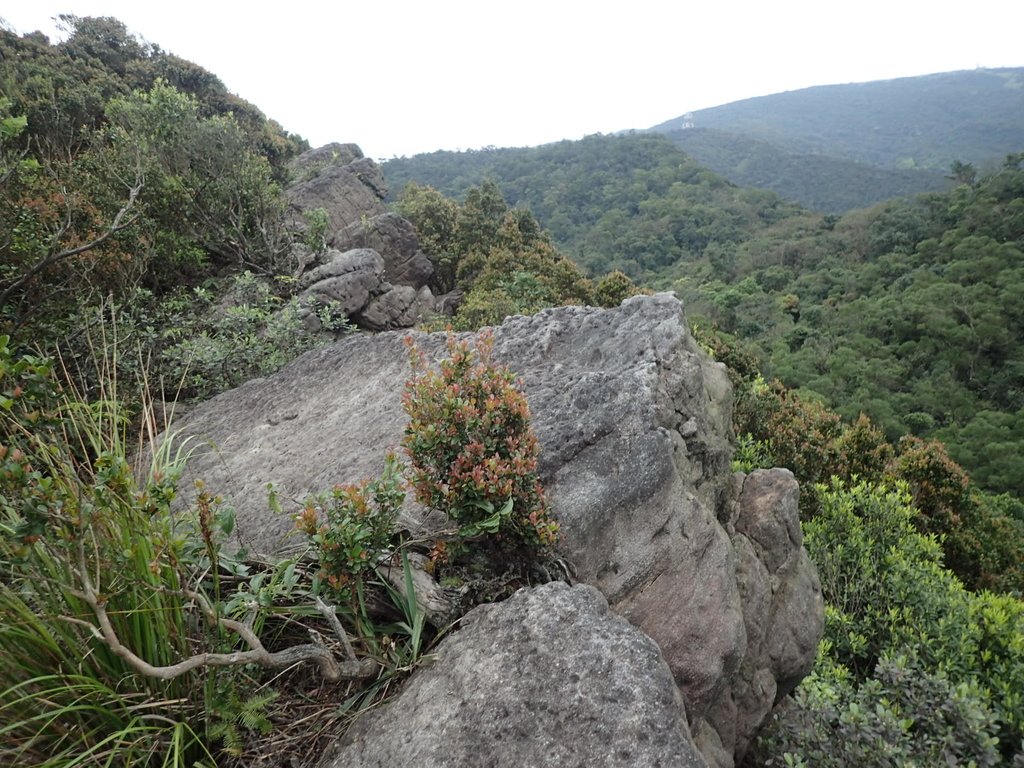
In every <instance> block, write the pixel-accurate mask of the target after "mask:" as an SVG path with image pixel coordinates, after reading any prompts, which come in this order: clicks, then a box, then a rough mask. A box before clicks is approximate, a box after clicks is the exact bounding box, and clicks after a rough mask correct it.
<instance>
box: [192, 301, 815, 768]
mask: <svg viewBox="0 0 1024 768" xmlns="http://www.w3.org/2000/svg"><path fill="white" fill-rule="evenodd" d="M494 337H495V347H494V359H495V361H496V362H499V363H504V364H507V365H509V367H510V368H511V369H512V370H513V371H515V372H516V373H517V374H519V375H520V376H521V377H522V379H523V385H524V388H525V392H526V394H527V398H528V400H529V403H530V408H531V411H532V414H533V426H534V429H535V431H536V433H537V436H538V439H539V441H540V444H541V451H542V453H541V462H540V467H539V471H540V475H541V479H542V481H543V482H544V484H545V487H546V489H547V493H548V499H549V501H550V503H551V506H552V508H553V509H554V510H555V513H556V514H557V515H558V517H559V520H560V522H561V524H562V532H563V535H564V541H563V543H562V546H561V549H562V550H563V551H564V552H565V554H566V556H567V558H568V559H569V560H570V561H571V562H572V563H573V564H574V566H575V568H576V570H577V577H578V580H579V581H581V582H585V583H587V584H590V585H592V586H594V587H596V588H597V589H598V590H600V591H601V592H602V593H603V594H604V596H605V597H606V599H607V600H608V603H609V604H610V605H611V608H612V610H613V611H615V612H617V613H619V614H621V615H623V616H625V617H626V618H627V619H629V621H630V622H631V623H632V624H634V625H635V626H636V627H638V628H639V629H641V630H642V631H643V632H644V633H646V634H647V635H648V636H650V637H651V638H652V639H653V640H654V641H655V642H656V643H657V645H658V647H659V648H660V649H661V652H662V654H663V655H664V658H665V661H666V662H667V664H668V667H669V669H670V670H671V672H672V675H673V677H674V679H675V681H676V683H677V684H678V686H679V688H680V691H681V693H682V697H683V700H684V702H685V708H686V715H687V719H688V722H689V727H690V729H691V731H692V732H693V734H694V738H695V740H696V743H697V744H698V745H699V746H700V748H701V750H702V751H703V753H704V756H705V758H706V759H707V760H708V762H709V764H710V765H712V766H716V768H728V767H729V766H732V765H733V760H734V759H738V758H740V757H741V756H742V755H743V753H744V752H745V751H746V748H747V746H748V745H749V743H750V741H751V740H752V739H753V738H754V736H755V735H756V732H757V729H758V728H759V727H760V725H761V724H762V722H763V721H764V719H765V717H766V716H767V714H768V712H769V711H770V710H771V707H772V706H773V705H774V704H775V703H776V702H777V701H778V700H779V699H780V698H781V697H782V696H783V695H785V694H786V693H787V692H788V691H789V690H791V689H792V688H793V687H794V686H795V685H796V683H797V682H799V680H800V679H801V678H802V677H803V676H804V675H805V674H806V673H807V672H808V671H809V670H810V668H811V665H812V664H813V661H814V654H815V649H816V646H817V643H818V640H819V638H820V636H821V632H822V627H823V606H822V600H821V590H820V586H819V583H818V578H817V574H816V572H815V570H814V567H813V566H812V565H811V563H810V561H809V560H808V558H807V555H806V552H805V551H804V549H803V547H802V539H801V538H800V528H799V518H798V515H797V505H796V502H797V497H798V492H799V489H798V487H797V484H796V482H795V480H793V477H792V475H791V474H790V473H788V472H787V471H785V470H769V471H764V472H755V473H752V474H751V475H750V476H747V477H745V476H743V475H734V474H732V473H731V471H730V458H731V449H730V445H729V433H730V428H731V427H730V414H731V408H732V391H731V386H730V384H729V381H728V378H727V377H726V374H725V370H724V367H723V366H722V365H721V364H718V363H715V362H712V361H711V360H709V359H708V358H707V356H706V355H705V354H704V352H703V351H702V350H701V349H700V348H699V346H698V345H697V343H696V342H695V341H694V339H693V337H692V336H691V335H690V333H689V329H688V328H687V325H686V321H685V319H684V317H683V311H682V305H681V304H680V303H679V301H678V300H677V299H676V298H675V297H674V296H672V295H669V294H659V295H656V296H639V297H634V298H632V299H628V300H627V301H625V302H623V304H622V305H621V306H620V307H619V308H617V309H613V310H600V309H595V308H587V307H560V308H555V309H550V310H545V311H544V312H541V313H539V314H537V315H534V316H532V317H513V318H509V319H507V320H506V321H505V323H503V324H502V325H501V326H499V327H497V328H495V329H494ZM415 339H416V344H417V345H418V346H419V348H420V349H422V350H424V351H425V352H426V353H427V355H428V356H433V357H435V358H440V357H442V356H443V354H444V336H443V334H434V335H426V334H415ZM409 374H410V370H409V367H408V362H407V356H406V352H405V349H404V347H403V344H402V335H400V334H397V333H383V334H379V335H375V336H368V335H360V336H351V337H348V338H345V339H342V340H341V341H339V342H337V343H335V344H333V345H331V346H329V347H325V348H322V349H318V350H315V351H313V352H310V353H307V354H306V355H304V356H302V357H301V358H299V359H297V360H296V361H294V362H293V363H291V364H290V365H289V366H287V367H286V368H285V369H284V370H282V371H280V372H279V373H277V374H275V375H274V376H271V377H269V378H267V379H260V380H255V381H251V382H248V383H247V384H245V385H243V386H241V387H239V388H238V389H235V390H233V391H231V392H227V393H224V394H222V395H219V396H218V397H216V398H214V399H212V400H211V401H209V402H207V403H204V404H202V405H200V406H198V407H197V408H196V409H195V410H194V411H192V412H190V414H189V417H188V420H187V421H186V422H185V424H184V425H179V426H184V429H185V432H186V434H192V435H195V436H197V437H198V438H201V441H202V442H203V443H204V444H205V445H207V446H208V447H206V448H202V449H197V450H196V451H195V453H194V455H193V456H192V459H191V460H190V463H189V470H190V472H191V473H193V474H194V475H196V476H197V477H202V478H203V479H204V480H205V481H206V483H207V487H209V488H211V489H216V491H217V492H219V493H222V494H223V495H224V496H225V498H226V499H227V500H228V502H229V503H231V504H232V505H233V506H234V507H235V509H236V510H237V521H238V522H237V525H238V530H239V532H240V535H241V536H242V537H243V538H245V539H246V540H247V541H248V542H249V543H250V545H251V546H252V547H254V548H255V549H257V550H262V551H267V552H280V551H282V550H284V549H286V548H288V547H289V546H291V542H290V541H289V539H288V538H287V537H286V534H287V533H288V532H289V531H290V530H291V528H292V522H291V520H290V519H289V518H287V516H275V515H273V514H271V513H270V512H269V510H268V507H267V502H266V489H265V485H266V483H267V482H270V481H273V482H274V483H275V484H276V486H277V489H278V494H279V496H280V498H282V499H288V498H291V499H295V500H296V502H298V501H300V500H301V499H302V498H303V497H304V496H305V495H306V494H307V493H309V492H316V491H320V490H324V489H327V488H330V487H331V486H332V485H334V484H335V483H339V482H349V481H357V480H360V479H362V478H365V477H371V476H373V475H375V474H376V473H378V472H379V471H380V469H381V466H382V463H383V456H384V454H385V452H386V451H387V450H388V449H393V448H396V447H397V446H398V445H399V443H400V441H401V438H402V433H403V429H404V426H405V422H406V418H405V414H404V412H403V411H402V406H401V399H400V398H401V392H402V388H403V384H404V382H405V380H406V379H407V378H408V376H409ZM402 522H403V524H405V525H407V526H408V527H409V528H410V529H412V530H415V531H417V532H423V533H426V532H429V530H430V529H431V527H432V526H435V525H438V521H436V520H434V519H433V518H432V517H431V516H430V515H428V514H425V512H424V510H422V509H418V508H416V507H415V505H413V504H412V503H407V506H406V508H405V509H403V514H402ZM551 684H552V685H556V686H557V685H559V684H564V681H557V680H553V681H551Z"/></svg>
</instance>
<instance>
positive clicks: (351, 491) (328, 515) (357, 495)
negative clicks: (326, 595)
mask: <svg viewBox="0 0 1024 768" xmlns="http://www.w3.org/2000/svg"><path fill="white" fill-rule="evenodd" d="M404 500H405V491H404V490H403V483H402V479H401V464H400V462H399V461H398V458H397V457H396V456H395V455H394V454H388V456H387V458H386V459H385V461H384V471H383V473H382V474H381V476H380V477H378V478H377V479H375V480H373V481H369V480H367V481H364V482H362V483H360V484H358V485H356V484H351V483H349V484H344V485H337V486H335V487H334V488H333V489H331V491H330V492H329V493H325V494H320V495H319V496H312V497H309V498H308V499H306V503H305V507H304V509H303V511H302V513H301V514H300V515H299V520H298V527H299V530H301V531H302V532H303V533H305V534H306V535H307V536H309V540H310V542H311V543H312V544H313V547H314V549H315V550H316V554H317V556H318V559H319V561H320V568H321V578H322V579H323V580H324V581H325V582H326V584H327V586H328V587H329V588H330V589H331V590H332V591H333V592H335V593H336V594H339V595H340V596H342V597H344V598H345V599H348V600H350V599H351V598H352V595H353V589H354V588H356V587H358V586H359V585H360V584H361V583H362V581H363V579H364V577H365V576H366V575H367V574H368V573H372V572H373V570H374V568H375V567H376V566H377V564H378V561H379V560H380V558H381V556H382V555H383V554H384V553H385V552H386V551H387V550H388V548H389V547H390V545H391V540H392V537H393V536H394V533H395V521H396V520H397V519H398V510H399V509H400V508H401V506H402V502H403V501H404ZM321 514H322V516H323V521H322V522H321Z"/></svg>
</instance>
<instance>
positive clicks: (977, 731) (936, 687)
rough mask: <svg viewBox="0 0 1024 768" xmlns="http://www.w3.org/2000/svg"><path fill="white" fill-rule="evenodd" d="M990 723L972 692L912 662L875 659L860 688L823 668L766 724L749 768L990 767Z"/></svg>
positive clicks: (995, 756) (994, 761) (824, 664)
mask: <svg viewBox="0 0 1024 768" xmlns="http://www.w3.org/2000/svg"><path fill="white" fill-rule="evenodd" d="M993 722H994V716H993V714H992V712H991V711H990V710H989V708H988V707H987V706H986V704H985V698H984V696H983V694H982V692H981V691H979V690H978V689H977V687H976V686H974V685H971V684H969V683H960V684H954V683H952V682H951V681H950V680H949V679H948V677H947V676H946V675H945V674H944V673H942V672H941V671H940V672H935V671H932V670H929V669H927V668H925V667H923V666H922V665H921V664H920V662H918V661H917V660H916V659H915V658H914V657H913V656H906V655H900V656H896V657H892V658H884V659H881V660H880V661H879V662H878V665H877V667H876V668H875V670H874V674H873V675H872V676H871V677H870V678H869V679H867V680H865V681H863V682H858V681H857V680H856V679H852V678H851V677H850V675H849V673H848V672H847V671H846V670H845V669H844V668H843V667H842V666H839V665H836V664H834V663H831V662H829V661H827V660H823V661H819V663H818V665H817V668H816V669H815V671H814V672H813V673H812V674H811V676H810V677H808V678H806V679H805V680H804V681H803V683H802V684H801V686H800V688H799V689H798V691H797V693H796V694H795V696H794V697H793V700H792V701H790V702H787V704H786V705H785V708H784V710H783V711H782V712H781V713H777V714H776V715H775V716H774V718H773V722H772V723H771V724H770V726H769V731H768V735H767V736H766V737H765V738H764V740H763V741H762V743H761V745H760V747H759V750H758V751H759V752H760V753H761V757H760V759H759V760H758V763H757V764H758V765H766V766H791V767H793V768H796V767H797V766H802V767H803V768H810V767H811V766H815V768H818V767H819V766H820V768H847V766H854V765H855V766H864V768H889V766H894V765H899V766H914V765H920V766H926V765H929V766H930V765H934V766H938V765H962V766H968V765H971V766H976V768H981V766H995V765H1000V760H999V752H998V751H997V749H996V746H997V744H998V741H997V739H996V738H995V736H994V729H993Z"/></svg>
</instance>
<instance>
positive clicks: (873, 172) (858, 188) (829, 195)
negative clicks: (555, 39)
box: [665, 128, 949, 213]
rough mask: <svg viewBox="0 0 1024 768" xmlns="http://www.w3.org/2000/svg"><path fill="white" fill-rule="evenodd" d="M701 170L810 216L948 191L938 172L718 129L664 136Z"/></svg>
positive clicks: (947, 185)
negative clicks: (764, 192)
mask: <svg viewBox="0 0 1024 768" xmlns="http://www.w3.org/2000/svg"><path fill="white" fill-rule="evenodd" d="M665 135H666V136H668V137H669V138H670V139H671V140H672V141H673V143H675V145H676V146H678V147H679V148H680V149H682V150H683V151H684V152H686V153H687V154H688V155H690V156H692V157H693V158H694V159H695V160H696V161H697V162H699V163H700V164H701V165H704V166H706V167H708V168H709V169H711V170H713V171H715V173H719V174H721V175H722V176H724V177H725V178H727V179H729V180H730V181H732V182H733V183H734V184H738V185H739V186H742V187H757V188H759V189H769V190H771V191H772V192H775V193H776V194H778V195H779V196H780V197H783V198H785V199H786V200H792V201H794V202H797V203H800V204H801V205H803V206H806V207H808V208H810V209H812V210H816V211H824V212H827V213H843V212H844V211H850V210H853V209H854V208H864V207H866V206H869V205H872V204H874V203H877V202H879V201H881V200H888V199H890V198H893V197H910V196H913V195H916V194H919V193H921V192H938V191H940V190H943V189H946V188H948V187H949V179H947V178H946V175H945V174H944V173H942V172H941V171H937V170H924V169H920V168H894V169H890V168H879V167H878V166H876V165H870V164H869V163H864V162H858V161H855V160H849V159H846V158H842V157H836V156H834V155H827V154H800V153H795V152H791V151H788V150H785V149H783V148H782V147H780V146H779V145H777V144H773V143H771V142H769V141H765V140H764V139H758V138H755V137H753V136H751V135H748V134H742V133H733V132H730V131H725V130H721V129H719V128H689V129H687V130H685V131H670V132H667V133H666V134H665Z"/></svg>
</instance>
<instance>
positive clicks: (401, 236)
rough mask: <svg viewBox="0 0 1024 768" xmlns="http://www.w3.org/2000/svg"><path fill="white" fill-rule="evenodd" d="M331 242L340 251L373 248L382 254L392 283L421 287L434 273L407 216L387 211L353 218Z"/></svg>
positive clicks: (388, 278)
mask: <svg viewBox="0 0 1024 768" xmlns="http://www.w3.org/2000/svg"><path fill="white" fill-rule="evenodd" d="M331 245H332V246H333V247H334V248H337V249H338V250H339V251H347V250H349V249H352V248H372V249H373V250H375V251H377V253H379V254H380V255H381V256H383V257H384V270H385V274H386V276H387V280H388V282H389V283H391V284H392V285H409V286H412V287H413V288H422V287H423V286H424V285H426V284H427V281H428V280H429V279H430V276H431V275H433V274H434V265H433V264H432V263H431V261H430V259H429V258H427V256H426V254H424V253H423V251H421V250H420V241H419V238H418V237H417V236H416V230H415V229H413V226H412V224H411V223H410V222H409V220H408V219H404V218H402V217H401V216H399V215H398V214H397V213H393V212H388V213H382V214H380V215H378V216H372V217H368V218H366V219H360V220H359V221H354V222H352V223H351V224H349V225H348V226H347V227H345V228H344V229H343V230H341V231H340V232H338V233H337V234H335V236H334V238H333V240H332V242H331Z"/></svg>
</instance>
